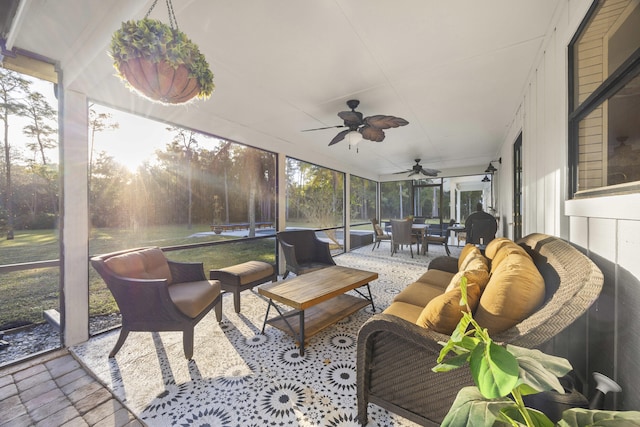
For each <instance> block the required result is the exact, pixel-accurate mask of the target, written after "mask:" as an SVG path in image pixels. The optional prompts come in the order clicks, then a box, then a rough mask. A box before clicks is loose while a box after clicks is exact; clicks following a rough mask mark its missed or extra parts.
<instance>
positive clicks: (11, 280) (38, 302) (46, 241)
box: [0, 225, 275, 330]
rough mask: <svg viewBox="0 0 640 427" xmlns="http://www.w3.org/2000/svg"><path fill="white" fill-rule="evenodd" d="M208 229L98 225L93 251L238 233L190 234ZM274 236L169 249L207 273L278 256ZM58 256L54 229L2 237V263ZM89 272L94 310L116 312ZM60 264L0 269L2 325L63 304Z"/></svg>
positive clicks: (35, 317)
mask: <svg viewBox="0 0 640 427" xmlns="http://www.w3.org/2000/svg"><path fill="white" fill-rule="evenodd" d="M202 231H210V229H209V226H208V225H197V226H196V225H194V226H193V227H192V228H191V229H188V228H187V226H186V225H185V226H164V227H148V228H144V229H138V230H121V229H95V230H92V232H91V235H90V240H89V254H91V255H93V254H99V253H105V252H111V251H116V250H120V249H127V248H132V247H139V246H160V247H168V246H179V245H187V244H190V243H202V242H212V241H220V240H235V239H237V237H228V236H216V235H208V236H204V237H189V236H191V235H192V234H195V233H198V232H202ZM274 247H275V239H263V240H258V241H254V242H238V243H230V244H225V245H222V246H210V247H203V248H195V249H185V250H179V251H171V252H168V253H167V257H168V258H170V259H172V260H175V261H189V262H202V263H203V264H204V269H205V273H206V274H207V275H208V271H209V270H210V269H211V268H218V267H224V266H228V265H233V264H237V263H240V262H244V261H248V260H262V261H266V262H271V263H273V262H275V252H274ZM58 256H59V246H58V233H57V231H55V230H32V231H17V232H16V233H15V238H14V239H13V240H1V241H0V264H3V265H4V264H16V263H25V262H34V261H44V260H55V259H58ZM87 270H88V273H89V310H90V316H96V315H101V314H108V313H113V312H117V306H116V304H115V301H114V300H113V298H112V297H111V293H110V292H109V290H108V289H107V288H106V286H105V284H104V282H103V281H102V279H101V278H100V276H99V275H98V274H97V273H96V272H95V270H94V269H93V268H91V267H90V266H87ZM59 281H60V280H59V269H58V268H45V269H36V270H24V271H18V272H11V273H3V274H0V303H1V305H2V307H3V309H2V310H0V330H3V329H8V328H10V327H13V326H15V325H17V324H25V323H39V322H42V321H43V315H42V313H43V311H44V310H47V309H50V308H55V309H59Z"/></svg>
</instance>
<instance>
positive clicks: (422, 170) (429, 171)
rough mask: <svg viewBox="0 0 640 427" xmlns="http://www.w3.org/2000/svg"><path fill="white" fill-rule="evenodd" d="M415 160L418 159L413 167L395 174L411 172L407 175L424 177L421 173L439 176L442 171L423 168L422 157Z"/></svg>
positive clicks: (412, 177)
mask: <svg viewBox="0 0 640 427" xmlns="http://www.w3.org/2000/svg"><path fill="white" fill-rule="evenodd" d="M415 161H416V164H415V165H413V167H412V168H411V169H409V170H406V171H402V172H396V173H395V174H394V175H398V174H401V173H407V172H409V175H407V178H411V179H420V178H422V177H421V176H420V175H424V176H438V174H439V173H440V172H441V171H439V170H436V169H429V168H423V167H422V165H421V164H420V159H415ZM416 175H417V176H416Z"/></svg>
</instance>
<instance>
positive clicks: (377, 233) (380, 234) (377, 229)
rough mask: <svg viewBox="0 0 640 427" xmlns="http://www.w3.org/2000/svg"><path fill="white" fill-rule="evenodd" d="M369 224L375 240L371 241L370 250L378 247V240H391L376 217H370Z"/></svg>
mask: <svg viewBox="0 0 640 427" xmlns="http://www.w3.org/2000/svg"><path fill="white" fill-rule="evenodd" d="M371 225H372V226H373V232H374V234H373V236H374V237H375V241H374V242H373V247H372V248H371V250H372V251H373V250H374V249H375V248H376V247H377V248H379V247H380V242H382V241H388V242H391V235H390V234H389V233H387V232H385V231H384V230H383V229H382V227H381V226H380V224H379V223H378V219H377V218H371Z"/></svg>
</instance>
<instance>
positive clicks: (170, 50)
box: [109, 18, 214, 99]
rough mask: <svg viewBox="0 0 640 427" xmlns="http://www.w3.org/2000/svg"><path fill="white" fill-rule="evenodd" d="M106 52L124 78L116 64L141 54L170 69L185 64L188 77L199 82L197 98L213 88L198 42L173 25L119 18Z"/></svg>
mask: <svg viewBox="0 0 640 427" xmlns="http://www.w3.org/2000/svg"><path fill="white" fill-rule="evenodd" d="M109 53H110V55H111V57H112V58H113V61H114V67H115V68H116V69H117V70H118V73H119V76H120V77H121V78H123V79H124V80H125V81H126V78H125V76H124V75H123V74H122V72H121V71H120V68H121V65H122V64H123V63H125V62H127V61H129V60H130V59H134V58H144V59H147V60H149V61H151V62H154V63H158V62H160V61H161V60H164V61H166V62H167V63H168V64H169V65H171V67H173V68H174V69H177V68H178V67H179V66H180V65H185V66H186V67H187V69H188V70H189V77H193V78H195V79H197V81H198V84H199V86H200V91H199V93H198V95H197V97H198V98H200V99H206V98H208V97H209V96H210V95H211V93H212V92H213V89H214V84H213V73H212V72H211V70H210V68H209V64H208V63H207V60H206V59H205V57H204V55H203V54H202V53H200V50H199V49H198V46H197V45H196V44H195V43H193V42H192V41H191V40H190V39H189V38H188V37H187V36H186V35H185V34H184V33H183V32H181V31H180V30H178V29H177V28H171V27H170V26H168V25H166V24H164V23H162V22H161V21H158V20H156V19H150V18H144V19H141V20H138V21H133V20H131V21H126V22H123V23H122V27H121V28H120V29H119V30H117V31H116V32H114V34H113V36H112V38H111V47H110V52H109Z"/></svg>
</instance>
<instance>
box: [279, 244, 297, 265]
mask: <svg viewBox="0 0 640 427" xmlns="http://www.w3.org/2000/svg"><path fill="white" fill-rule="evenodd" d="M280 247H281V248H282V253H284V259H285V260H286V262H287V265H290V266H291V267H294V268H297V267H298V259H297V258H296V248H295V246H293V245H290V244H288V243H287V242H284V241H282V240H280Z"/></svg>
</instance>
